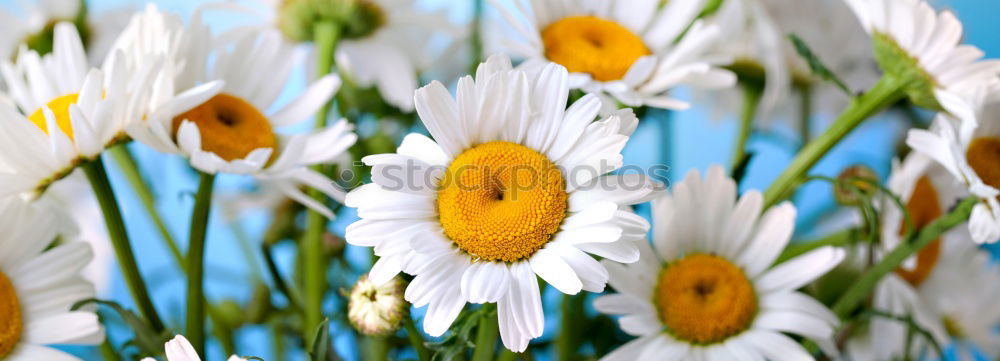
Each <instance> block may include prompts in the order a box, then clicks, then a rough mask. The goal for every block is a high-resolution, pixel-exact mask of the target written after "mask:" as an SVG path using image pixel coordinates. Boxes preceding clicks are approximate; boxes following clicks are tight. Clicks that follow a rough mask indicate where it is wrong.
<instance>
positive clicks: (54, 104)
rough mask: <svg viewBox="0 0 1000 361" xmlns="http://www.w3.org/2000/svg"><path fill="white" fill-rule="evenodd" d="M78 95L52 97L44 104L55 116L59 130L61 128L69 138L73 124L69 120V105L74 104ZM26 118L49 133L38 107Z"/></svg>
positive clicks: (42, 111) (70, 137) (42, 113)
mask: <svg viewBox="0 0 1000 361" xmlns="http://www.w3.org/2000/svg"><path fill="white" fill-rule="evenodd" d="M78 98H79V96H78V95H77V94H69V95H63V96H61V97H58V98H55V99H52V101H50V102H49V103H48V104H46V105H45V106H46V107H48V108H49V109H50V110H52V114H53V115H55V116H56V125H58V126H59V130H62V132H63V133H65V134H66V136H68V137H69V139H70V140H72V139H73V124H72V123H70V120H69V106H70V104H76V101H77V99H78ZM28 120H31V122H32V123H34V124H35V125H36V126H38V128H40V129H42V131H43V132H45V134H49V126H48V124H47V123H46V122H45V113H44V110H43V109H41V108H39V109H37V110H35V112H34V113H31V115H30V116H28Z"/></svg>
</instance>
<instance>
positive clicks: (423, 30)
mask: <svg viewBox="0 0 1000 361" xmlns="http://www.w3.org/2000/svg"><path fill="white" fill-rule="evenodd" d="M266 2H268V3H270V5H271V6H272V7H273V8H274V9H275V12H276V13H277V20H276V22H277V26H278V27H280V28H281V29H282V31H283V32H284V33H285V34H286V35H287V36H289V37H290V38H292V39H293V40H296V41H309V40H312V31H313V26H314V23H315V21H316V20H315V19H317V18H332V19H338V18H341V17H348V18H349V20H346V21H343V20H341V22H345V24H344V25H343V29H342V30H341V34H340V36H341V38H340V41H339V43H338V44H337V49H336V53H335V57H336V60H337V67H338V68H339V69H340V70H343V71H345V72H346V73H347V74H350V76H351V80H352V81H354V82H356V83H357V84H358V85H360V86H362V87H375V88H377V89H378V92H379V93H380V94H381V95H382V98H383V99H384V100H385V101H386V102H387V103H389V104H390V105H392V106H395V107H397V108H399V109H400V110H403V111H406V112H412V111H413V91H414V90H416V89H417V82H418V78H417V75H418V74H419V72H420V71H422V70H427V69H428V68H429V67H430V66H431V65H432V64H434V63H435V61H436V60H437V59H436V58H437V57H439V56H445V55H448V54H440V55H432V54H433V52H432V51H433V50H434V49H436V48H435V46H434V45H435V44H434V42H433V41H432V40H434V39H435V37H437V36H443V37H445V38H446V39H448V41H449V42H451V41H454V40H456V39H458V38H461V37H462V30H460V29H459V28H457V27H455V26H454V25H453V24H452V23H451V21H450V20H448V17H447V16H446V14H445V13H444V12H443V11H438V12H428V11H426V10H422V9H418V4H417V2H416V1H414V0H359V1H353V2H351V3H353V4H354V5H353V8H352V9H350V11H351V12H350V13H349V14H348V15H342V14H339V12H343V11H345V10H344V9H342V7H343V6H341V7H338V6H335V5H331V4H329V2H328V1H315V0H286V1H281V0H270V1H266ZM437 45H440V44H437Z"/></svg>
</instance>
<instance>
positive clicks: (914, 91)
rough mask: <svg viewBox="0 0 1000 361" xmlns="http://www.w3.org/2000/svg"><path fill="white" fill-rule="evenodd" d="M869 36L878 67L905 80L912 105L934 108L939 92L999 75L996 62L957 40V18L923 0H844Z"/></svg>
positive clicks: (959, 35) (959, 30) (999, 65)
mask: <svg viewBox="0 0 1000 361" xmlns="http://www.w3.org/2000/svg"><path fill="white" fill-rule="evenodd" d="M847 4H848V5H850V7H851V9H852V10H854V14H855V15H857V17H858V20H860V21H861V25H862V26H864V29H865V30H867V31H868V33H869V34H871V36H872V43H873V45H874V48H875V59H876V60H877V61H878V63H879V65H880V66H881V67H882V70H883V71H885V72H887V73H890V74H892V75H894V76H897V77H900V78H901V79H910V84H908V87H909V88H908V95H909V96H910V99H911V100H912V101H914V102H915V103H916V104H917V105H920V106H925V107H930V108H937V107H938V106H939V104H938V102H939V101H940V99H939V98H940V97H941V96H940V95H939V94H938V93H940V92H941V91H965V90H972V89H975V88H977V87H978V84H980V83H981V82H983V81H984V80H988V79H992V78H995V77H996V76H997V75H998V74H1000V61H998V60H982V61H981V60H980V59H981V58H982V57H983V51H982V50H979V49H978V48H976V47H975V46H972V45H965V44H960V42H961V40H962V39H961V38H962V23H960V22H959V21H958V19H956V18H955V15H954V14H952V13H951V12H950V11H942V12H940V13H936V12H935V11H934V8H932V7H931V6H930V5H929V4H928V3H927V2H925V1H923V0H847Z"/></svg>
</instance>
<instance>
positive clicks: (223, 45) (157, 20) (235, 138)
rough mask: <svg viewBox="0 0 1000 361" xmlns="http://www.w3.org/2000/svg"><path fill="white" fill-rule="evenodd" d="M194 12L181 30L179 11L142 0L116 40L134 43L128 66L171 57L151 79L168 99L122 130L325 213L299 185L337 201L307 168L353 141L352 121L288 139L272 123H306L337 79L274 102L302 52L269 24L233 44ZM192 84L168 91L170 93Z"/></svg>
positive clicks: (330, 187)
mask: <svg viewBox="0 0 1000 361" xmlns="http://www.w3.org/2000/svg"><path fill="white" fill-rule="evenodd" d="M194 18H195V22H193V23H192V24H191V25H189V26H187V27H185V26H184V25H183V24H182V23H181V21H180V20H179V18H178V17H176V16H173V15H168V14H164V13H160V12H159V11H157V10H156V8H155V7H152V6H150V7H148V8H147V10H146V11H145V13H143V14H140V15H137V16H136V19H135V20H134V22H133V24H132V25H130V29H129V30H126V33H125V34H123V37H127V38H128V39H129V40H128V41H123V42H121V43H120V44H119V45H118V46H119V47H120V48H123V49H138V50H133V51H132V52H131V53H130V54H129V55H128V58H129V59H130V60H129V61H128V62H129V63H130V64H141V62H142V61H143V59H144V54H147V53H163V54H166V56H167V58H168V59H173V63H172V64H168V66H166V67H165V69H166V70H165V71H163V72H161V73H160V75H159V78H158V79H157V82H156V83H157V87H158V89H157V91H156V94H168V95H169V96H170V97H173V98H172V99H169V100H162V99H153V100H152V101H151V103H152V104H150V105H149V107H150V109H152V110H151V112H150V114H149V116H148V119H147V120H146V121H142V122H136V124H135V125H134V126H132V127H130V128H129V129H128V131H129V135H131V136H132V137H133V138H134V139H136V140H138V141H140V142H142V143H144V144H146V145H149V146H151V147H152V148H154V149H156V150H158V151H161V152H164V153H173V154H182V155H184V156H186V157H188V158H189V160H190V163H191V166H193V167H194V168H196V169H198V170H199V171H202V172H205V173H212V174H214V173H219V172H223V173H234V174H248V175H252V176H253V177H255V178H257V179H261V180H268V181H273V182H272V183H273V184H275V185H276V186H278V187H279V188H280V189H281V190H282V191H283V192H284V193H285V194H286V195H288V197H290V198H292V199H295V200H296V201H298V202H301V203H302V204H303V205H306V206H308V207H310V208H312V209H314V210H316V211H317V212H320V213H322V214H324V215H326V216H327V217H331V218H332V217H333V214H332V212H331V211H330V210H329V209H328V208H327V207H326V206H324V205H323V204H322V203H321V202H317V201H316V200H314V199H312V198H310V197H308V196H307V195H306V194H305V193H304V192H302V191H301V190H300V189H299V186H301V185H307V186H309V187H312V188H315V189H318V190H320V191H322V192H323V193H326V194H327V195H329V196H331V197H333V198H334V199H338V200H342V199H343V193H344V192H343V191H342V190H341V189H339V188H338V187H336V186H335V185H334V183H333V181H331V180H330V179H329V178H327V177H326V176H324V175H322V174H320V173H318V172H316V171H314V170H311V169H309V168H308V167H309V166H311V165H314V164H324V163H330V162H332V161H333V160H334V159H335V158H336V157H338V156H339V155H340V154H341V153H343V152H344V151H345V150H347V148H348V147H350V146H351V145H352V144H354V142H355V140H356V139H357V137H356V135H354V134H353V133H352V132H351V126H350V125H349V124H348V123H347V122H346V121H345V120H341V121H339V122H337V123H335V124H333V125H331V126H329V127H326V128H324V129H321V130H318V131H316V132H315V133H309V134H288V135H285V134H279V133H277V132H276V131H275V129H277V128H284V127H291V126H295V125H298V124H299V123H301V122H303V121H306V120H308V119H309V118H310V117H311V116H313V115H314V114H315V113H316V112H317V110H319V109H320V107H322V106H324V104H326V103H327V101H329V100H330V98H331V97H332V96H333V94H334V93H335V92H336V91H337V88H338V87H339V86H340V79H339V78H338V77H337V76H336V75H329V76H326V77H323V78H322V79H320V80H317V81H316V82H315V83H313V84H312V85H310V86H309V88H308V89H306V90H305V91H304V92H303V93H302V94H301V95H300V96H299V97H298V98H296V99H295V100H293V101H291V102H290V103H288V104H286V105H284V106H281V107H276V106H275V100H276V99H277V97H278V95H279V94H280V92H281V90H282V89H284V87H285V84H286V82H287V81H288V78H289V74H290V73H291V70H292V68H293V67H294V66H295V64H296V63H297V62H298V61H297V60H299V59H300V58H301V57H300V56H299V55H300V53H297V52H295V51H294V49H293V45H292V44H290V43H287V42H285V41H284V40H283V39H282V37H281V34H280V33H278V31H277V30H274V29H264V30H255V31H246V32H241V33H239V35H238V36H236V37H235V38H234V39H233V40H232V41H231V42H230V41H221V40H220V39H218V38H213V37H212V35H211V34H210V33H209V29H208V28H207V27H206V26H204V24H202V23H201V22H200V19H199V17H198V16H195V17H194ZM150 34H153V35H150ZM247 74H266V76H247ZM190 86H193V88H191V89H190V90H188V91H185V92H183V93H179V94H177V95H176V96H175V97H174V94H175V93H177V89H184V88H186V87H190Z"/></svg>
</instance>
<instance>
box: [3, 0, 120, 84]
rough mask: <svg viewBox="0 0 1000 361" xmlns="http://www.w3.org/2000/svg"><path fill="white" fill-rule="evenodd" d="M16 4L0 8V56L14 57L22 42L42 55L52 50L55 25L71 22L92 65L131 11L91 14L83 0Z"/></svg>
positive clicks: (104, 53) (4, 57)
mask: <svg viewBox="0 0 1000 361" xmlns="http://www.w3.org/2000/svg"><path fill="white" fill-rule="evenodd" d="M15 3H16V4H17V5H18V6H15V7H14V8H8V9H0V59H10V58H11V57H13V56H14V54H16V53H17V50H18V47H20V46H21V44H25V45H27V46H28V48H30V49H32V50H35V51H38V52H39V53H42V54H46V53H48V52H49V51H52V49H53V48H54V46H53V36H54V34H55V25H56V24H58V23H60V22H70V23H73V24H74V26H76V28H77V30H79V31H80V32H81V34H80V35H81V38H82V39H83V44H84V46H85V47H86V48H87V57H88V59H89V60H90V62H91V64H100V63H101V62H102V61H103V60H104V59H105V57H106V56H107V55H108V50H109V49H110V46H111V43H112V42H114V39H115V37H117V36H118V33H119V32H121V30H122V29H123V28H124V27H125V24H126V22H127V21H128V18H129V13H130V12H131V11H130V10H129V9H127V8H122V9H116V10H111V11H107V12H104V13H100V14H94V13H92V12H90V11H89V9H87V8H86V7H85V6H83V4H84V0H40V1H31V2H28V1H18V2H15ZM5 10H6V11H5ZM0 83H2V81H0Z"/></svg>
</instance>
